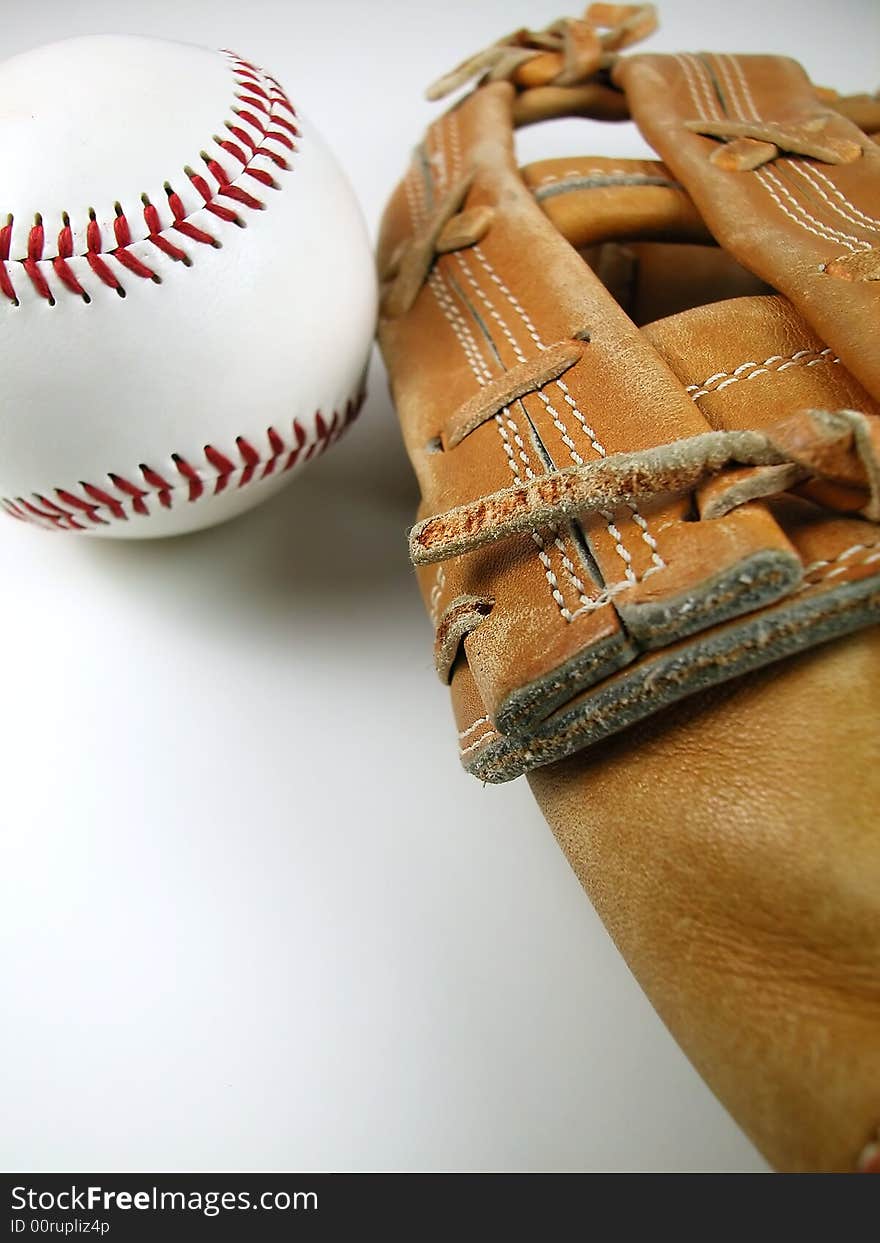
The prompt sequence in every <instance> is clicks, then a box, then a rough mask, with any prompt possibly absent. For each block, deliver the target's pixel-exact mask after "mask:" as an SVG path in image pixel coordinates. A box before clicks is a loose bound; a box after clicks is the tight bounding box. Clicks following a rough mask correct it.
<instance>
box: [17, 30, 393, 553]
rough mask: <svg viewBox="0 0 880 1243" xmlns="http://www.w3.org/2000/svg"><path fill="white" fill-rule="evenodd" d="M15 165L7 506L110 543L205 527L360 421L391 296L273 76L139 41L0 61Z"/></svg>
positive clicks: (338, 188) (331, 169)
mask: <svg viewBox="0 0 880 1243" xmlns="http://www.w3.org/2000/svg"><path fill="white" fill-rule="evenodd" d="M221 144H223V145H221ZM284 165H286V167H284ZM0 169H2V173H3V192H2V200H0V270H2V281H0V287H2V288H0V375H2V384H0V497H2V499H3V504H4V506H5V508H6V509H7V511H8V512H11V513H12V514H13V516H16V517H20V518H24V519H26V520H28V521H36V522H37V523H39V524H40V525H42V526H46V527H49V528H53V529H61V530H75V531H83V532H86V533H88V534H93V535H126V536H154V535H165V534H176V533H178V532H181V531H186V530H193V529H195V528H197V527H202V526H208V525H211V524H213V523H216V522H219V521H222V520H223V519H226V518H228V517H231V516H232V515H233V514H235V513H238V512H240V511H241V510H243V509H246V508H249V507H250V506H251V505H253V504H255V503H257V502H258V501H260V500H262V499H264V498H265V497H266V496H268V495H269V494H270V493H271V492H273V491H275V490H276V489H277V488H278V487H279V486H281V484H282V483H283V482H284V481H286V480H287V479H289V478H290V475H291V473H292V472H293V471H294V470H296V469H298V468H299V466H300V465H301V464H302V463H303V462H304V461H306V460H308V458H310V457H312V456H314V455H315V453H317V452H319V451H321V450H322V449H323V448H325V447H326V445H327V444H329V443H331V442H332V441H333V440H334V439H335V438H336V436H337V435H338V434H339V432H340V431H341V430H342V428H343V426H344V424H345V422H346V421H347V420H349V419H350V418H351V417H353V414H354V412H355V411H356V407H357V403H358V401H359V398H360V396H361V391H362V384H363V373H364V367H365V364H366V360H367V356H368V352H369V348H370V342H371V340H372V334H373V326H374V317H375V304H376V288H375V277H374V269H373V261H372V257H371V252H370V246H369V242H368V239H367V235H366V230H365V228H364V224H363V221H362V218H361V215H360V211H359V208H358V206H357V204H356V202H355V200H354V197H353V195H352V193H351V190H350V188H349V186H348V184H347V182H346V180H345V178H344V176H343V174H342V173H341V171H340V169H339V168H338V166H337V165H336V163H335V162H334V160H333V158H332V157H331V156H330V154H329V152H328V151H327V149H326V147H325V146H324V145H323V143H322V142H321V140H320V139H319V137H318V136H317V134H316V133H315V130H314V129H313V127H312V126H311V125H310V124H309V123H308V122H307V121H306V120H305V119H304V118H303V117H302V116H301V115H299V114H298V113H297V114H296V115H294V114H293V112H292V110H291V107H290V103H289V101H288V100H287V97H286V95H285V93H284V91H283V89H282V88H281V87H280V86H279V85H278V84H277V83H276V82H275V80H274V79H272V78H271V77H269V76H268V75H267V74H266V73H264V72H263V71H262V70H259V69H257V68H256V67H254V66H252V65H250V64H249V62H246V61H243V60H240V59H239V58H238V57H237V56H234V55H232V54H231V53H218V52H210V51H206V50H203V49H201V48H196V47H191V46H188V45H184V44H177V43H170V42H164V41H161V40H154V39H144V38H134V37H116V36H100V37H89V38H82V39H71V40H68V41H65V42H62V43H56V44H51V45H49V46H47V47H43V48H38V49H36V50H35V51H32V52H28V53H25V54H24V55H21V56H18V57H15V58H14V59H12V60H8V61H6V62H5V63H4V64H2V65H0ZM269 179H271V181H272V183H273V184H272V185H269V184H267V181H268V180H269ZM206 196H207V198H206ZM233 212H234V214H235V216H236V218H237V222H236V221H233V220H230V219H229V218H228V217H229V215H230V213H233ZM157 222H158V227H157ZM41 227H42V232H41V231H40V228H41ZM65 230H69V231H67V232H65ZM120 290H121V291H122V293H121V292H120ZM123 294H124V296H123Z"/></svg>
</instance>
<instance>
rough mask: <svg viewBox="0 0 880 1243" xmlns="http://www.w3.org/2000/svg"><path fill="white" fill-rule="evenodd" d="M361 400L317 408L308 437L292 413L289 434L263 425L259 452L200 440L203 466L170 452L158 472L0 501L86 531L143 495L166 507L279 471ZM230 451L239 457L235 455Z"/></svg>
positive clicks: (325, 442)
mask: <svg viewBox="0 0 880 1243" xmlns="http://www.w3.org/2000/svg"><path fill="white" fill-rule="evenodd" d="M361 400H362V395H359V396H358V397H357V398H355V399H353V400H351V401H349V402H348V403H347V404H346V407H345V409H344V412H343V414H342V415H341V416H340V415H339V413H338V412H336V411H334V413H333V417H332V419H330V420H329V422H328V421H327V420H326V419H325V418H324V416H323V415H322V413H321V412H320V410H319V411H317V412H316V413H315V416H314V418H315V431H314V435H313V436H311V437H310V436H309V435H308V433H307V432H306V430H305V428H304V427H303V426H302V424H301V423H300V421H299V420H298V419H294V421H293V424H292V440H288V441H285V440H284V439H283V438H282V437H281V435H280V434H279V433H278V432H277V431H276V430H275V428H272V427H270V428H268V429H267V431H266V439H267V443H268V448H269V452H268V454H261V453H260V452H259V451H258V450H257V449H256V448H255V447H254V445H253V443H252V442H251V441H250V440H246V439H245V438H244V437H243V436H239V437H237V438H236V441H235V449H234V450H232V451H231V453H230V454H226V453H221V452H220V450H219V449H216V448H214V446H212V445H206V446H205V461H206V463H207V469H206V468H205V467H203V468H202V469H200V470H199V469H196V467H194V466H193V464H192V463H191V462H190V461H189V460H188V459H186V458H184V457H181V455H180V454H173V455H172V458H171V463H172V464H171V467H170V468H166V470H165V471H164V472H159V471H157V470H154V469H153V468H151V467H149V466H145V465H142V466H140V467H138V470H137V472H131V471H130V472H128V474H127V475H119V474H116V473H110V474H108V475H107V476H106V482H104V483H102V484H100V485H98V484H93V483H85V482H82V481H81V482H79V483H78V484H76V485H75V486H74V487H70V488H53V489H51V492H52V496H49V495H47V494H45V493H33V494H32V495H31V497H23V496H17V497H3V498H0V505H2V506H3V508H4V509H5V510H6V512H7V513H8V514H9V515H10V516H11V517H13V518H18V519H19V520H20V521H23V522H32V523H36V524H38V525H39V526H43V527H46V528H49V529H53V530H60V531H87V530H90V529H92V528H94V527H98V526H109V525H111V523H112V522H113V521H123V522H124V521H127V520H128V517H129V512H128V511H130V512H131V513H133V514H138V515H140V516H142V517H149V516H150V514H151V510H150V508H149V506H148V504H147V502H148V501H153V502H154V503H155V504H157V505H158V506H159V508H160V509H164V510H166V511H167V510H170V509H172V508H173V507H174V504H175V501H178V502H179V501H181V500H185V501H186V502H188V503H189V502H193V501H198V500H200V499H202V497H208V496H219V495H221V493H223V492H226V491H227V490H228V491H232V490H237V489H240V488H243V487H245V486H246V485H247V484H250V483H254V482H259V481H260V480H262V479H267V478H268V477H269V476H270V475H276V476H277V475H282V474H284V473H286V472H287V471H289V470H292V468H293V467H294V466H296V465H297V463H298V462H308V461H311V459H312V458H314V457H318V456H319V455H320V454H321V453H323V452H324V451H325V450H326V449H327V448H329V446H330V445H331V444H333V443H334V442H335V441H336V440H338V439H339V437H340V436H341V435H342V433H343V431H345V429H346V428H347V427H348V426H349V424H351V423H352V422H353V421H354V419H355V417H356V416H357V413H358V410H359V408H360V404H361ZM235 454H237V457H238V459H239V460H236V459H235V456H234V455H235ZM184 491H185V493H186V494H185V496H184V495H183V494H184ZM54 498H57V500H56V499H54Z"/></svg>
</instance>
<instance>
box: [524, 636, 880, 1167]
mask: <svg viewBox="0 0 880 1243" xmlns="http://www.w3.org/2000/svg"><path fill="white" fill-rule="evenodd" d="M878 687H880V631H878V629H877V628H876V627H872V628H871V629H869V630H866V631H863V632H861V633H860V634H857V635H852V636H849V637H848V638H846V639H839V640H836V641H835V642H834V643H831V644H829V645H827V646H826V647H824V648H817V649H815V650H814V651H811V652H808V653H804V654H802V655H801V656H798V657H795V658H793V659H791V660H788V661H784V662H782V663H781V664H779V665H774V666H772V667H770V668H767V669H764V670H761V671H758V672H755V673H752V674H748V675H746V676H745V677H744V678H741V679H739V680H737V681H734V682H730V683H727V684H726V685H723V686H717V687H714V688H712V689H711V690H708V691H703V692H701V693H700V694H698V695H695V696H693V697H692V698H691V699H689V700H687V701H685V702H682V703H680V704H678V705H676V706H675V707H674V708H670V709H668V710H667V711H666V712H665V713H662V714H658V715H657V716H655V717H653V718H650V719H647V720H645V721H642V722H641V723H640V724H638V725H636V726H634V727H632V728H631V729H629V730H627V731H625V732H624V733H621V734H619V735H618V736H617V737H615V738H611V739H607V740H606V741H605V742H604V743H600V744H598V745H597V746H596V747H594V748H591V749H590V750H588V751H583V752H581V753H580V754H579V755H577V756H573V757H572V758H570V759H568V760H565V761H563V762H561V763H558V764H554V765H550V766H548V767H546V768H541V769H537V770H536V771H535V772H533V773H531V774H530V776H529V781H530V784H531V787H532V790H533V792H534V794H535V796H536V798H537V800H538V803H539V804H540V806H541V809H542V810H543V812H544V813H545V815H546V817H547V819H548V820H549V822H550V825H551V827H552V829H553V832H554V833H555V835H556V837H557V839H558V840H559V843H560V845H561V846H562V848H563V850H564V851H565V853H566V855H567V856H568V858H569V861H570V862H571V865H572V867H573V868H574V870H575V872H576V873H577V875H578V877H579V878H580V881H581V883H582V884H583V886H584V888H585V889H586V891H587V893H588V894H589V896H590V898H591V900H592V902H593V903H594V905H595V906H596V909H597V910H598V912H599V914H600V915H601V917H602V920H603V921H604V923H605V925H606V927H607V928H608V930H609V932H610V933H611V935H612V937H613V938H614V940H615V942H616V943H617V945H618V947H619V948H620V950H621V951H622V953H623V954H624V956H625V958H626V961H627V963H628V964H629V966H630V968H631V970H632V971H633V973H634V974H635V976H636V977H637V978H638V980H639V982H640V983H641V984H642V986H643V987H644V989H645V991H646V992H647V994H648V996H649V997H650V998H651V1001H652V1003H653V1005H654V1006H655V1008H656V1009H657V1011H658V1012H659V1014H660V1016H661V1018H662V1019H663V1020H664V1022H665V1023H666V1024H667V1026H668V1027H669V1029H670V1030H671V1032H672V1034H673V1035H674V1036H675V1038H676V1040H677V1041H678V1042H679V1044H680V1045H681V1047H682V1049H683V1050H684V1051H685V1053H686V1054H687V1055H688V1057H689V1058H690V1059H691V1061H692V1062H693V1063H694V1065H695V1066H696V1068H697V1069H698V1070H699V1071H700V1073H701V1074H702V1076H703V1077H704V1078H705V1080H706V1082H707V1083H708V1084H709V1086H710V1087H711V1088H712V1089H713V1091H714V1092H715V1093H716V1095H717V1096H718V1097H719V1098H720V1099H721V1101H722V1102H723V1103H724V1104H725V1105H726V1106H727V1108H728V1109H729V1110H730V1112H731V1113H732V1114H733V1116H734V1117H735V1118H736V1119H737V1121H738V1122H739V1123H740V1125H741V1126H742V1127H743V1128H744V1129H745V1131H746V1132H747V1133H748V1134H749V1135H750V1136H751V1138H752V1139H753V1141H754V1142H755V1144H756V1145H757V1146H758V1147H759V1148H760V1149H761V1151H762V1152H763V1153H764V1154H765V1155H766V1156H767V1158H768V1159H769V1160H770V1161H771V1163H772V1164H773V1165H774V1166H775V1167H776V1168H777V1169H781V1170H799V1171H803V1170H812V1171H820V1170H835V1171H852V1170H855V1169H856V1168H857V1167H858V1164H859V1156H860V1154H861V1153H865V1154H866V1164H867V1161H869V1160H870V1154H871V1141H872V1140H875V1139H876V1138H877V1128H878V1125H880V1076H878V1075H877V1050H878V1048H880V970H878V963H880V835H878V833H877V808H878V806H880V734H878V730H877V698H878ZM635 1142H636V1143H637V1138H636V1140H635Z"/></svg>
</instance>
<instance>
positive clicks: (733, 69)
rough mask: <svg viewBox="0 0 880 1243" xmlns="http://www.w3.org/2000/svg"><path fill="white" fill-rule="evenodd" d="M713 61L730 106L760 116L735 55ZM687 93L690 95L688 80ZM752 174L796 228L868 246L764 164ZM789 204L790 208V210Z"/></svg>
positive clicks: (701, 69)
mask: <svg viewBox="0 0 880 1243" xmlns="http://www.w3.org/2000/svg"><path fill="white" fill-rule="evenodd" d="M689 59H690V60H691V63H692V64H694V65H695V67H696V69H697V71H698V74H699V76H700V80H701V81H702V82H703V84H704V86H705V87H706V91H707V95H708V96H709V98H710V100H711V92H709V90H708V86H706V83H705V76H706V74H707V70H706V68H705V66H704V65H703V64H702V62H700V61H699V60H697V61H694V60H693V58H689ZM715 63H716V65H717V67H718V70H719V73H720V74H721V76H722V78H723V79H724V83H725V86H726V87H727V90H728V93H729V95H730V99H731V103H732V104H733V105H734V106H736V105H737V103H738V104H739V106H740V109H741V112H742V113H743V114H745V115H746V117H747V119H749V120H753V121H758V120H760V117H759V115H758V109H757V105H756V104H755V100H754V98H753V96H752V93H751V88H750V86H749V83H748V80H747V78H746V76H745V74H744V72H743V69H742V66H741V65H740V63H739V61H738V60H737V58H736V57H735V56H732V55H730V54H729V53H721V54H719V55H718V56H716V57H715ZM734 74H735V75H736V82H734V78H733V75H734ZM691 93H692V95H693V84H692V83H691ZM714 107H715V113H714V115H715V116H716V117H718V116H720V115H721V113H720V110H719V109H718V107H717V105H714ZM783 162H784V163H785V164H786V165H790V166H791V167H793V168H794V169H795V170H796V171H799V165H798V164H797V163H796V162H795V161H794V160H792V159H790V158H787V157H785V158H784V160H783V159H780V161H779V163H780V164H782V163H783ZM755 177H756V179H757V181H758V182H759V184H760V185H762V186H763V188H764V189H765V190H766V192H767V194H768V195H769V196H770V198H771V199H772V200H773V201H774V202H775V203H776V205H777V207H778V208H779V209H780V211H781V212H782V213H783V214H784V215H785V216H787V217H788V218H789V219H790V220H792V221H793V222H794V224H796V225H797V226H798V227H799V228H801V229H804V230H805V231H806V232H808V233H812V234H813V235H814V236H815V237H818V238H820V239H821V240H822V241H826V242H830V243H831V244H832V245H835V246H840V245H843V246H845V247H846V249H847V250H848V251H850V252H851V253H857V252H858V251H860V250H869V249H870V243H869V242H866V241H864V240H863V239H862V238H858V237H854V236H853V235H852V234H849V233H842V232H840V230H838V229H835V228H834V227H833V226H832V225H830V224H829V223H828V222H827V221H823V220H819V219H817V218H816V217H815V216H813V215H811V214H810V212H809V211H807V209H806V207H804V205H803V204H802V203H800V202H799V201H798V199H797V198H796V197H795V196H794V194H792V193H791V191H790V190H789V189H788V188H787V187H786V186H785V185H784V183H783V182H782V180H781V179H780V178H779V176H777V174H776V173H775V172H773V171H772V170H771V169H770V168H767V167H765V168H761V169H757V170H755ZM774 187H775V189H774ZM777 191H779V193H777ZM780 195H782V196H784V198H785V199H786V200H787V201H788V203H789V204H790V207H789V206H786V204H785V203H784V202H783V201H782V198H781V197H780ZM829 204H830V200H829ZM792 208H793V209H794V210H791V209H792ZM814 226H815V227H814Z"/></svg>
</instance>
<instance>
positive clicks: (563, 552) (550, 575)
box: [438, 113, 590, 621]
mask: <svg viewBox="0 0 880 1243" xmlns="http://www.w3.org/2000/svg"><path fill="white" fill-rule="evenodd" d="M447 121H448V123H447V124H446V125H445V127H444V132H445V133H446V134H447V136H448V140H449V153H450V162H451V165H452V170H453V176H454V177H459V176H460V175H461V167H462V152H461V141H460V136H459V131H458V117H457V115H456V114H454V113H451V114H447ZM438 154H440V156H441V171H442V175H443V177H444V180H445V177H446V165H445V160H443V158H442V152H438ZM504 414H505V416H506V418H507V423H508V426H509V427H510V429H511V431H512V432H513V434H514V437H515V440H516V442H517V446H518V449H519V456H520V459H521V460H522V462H523V464H524V466H525V469H526V471H527V475H528V478H530V479H534V477H535V476H534V473H533V472H532V469H531V464H530V462H529V459H528V456H527V454H526V451H525V445H524V443H523V441H522V438H521V436H520V435H519V428H518V426H517V425H516V423H515V422H514V420H513V418H512V415H511V410H510V407H507V408H506V409H505V411H504ZM551 532H552V537H553V546H554V547H555V548H556V550H557V552H558V553H559V557H560V561H561V564H562V568H563V570H564V572H565V575H566V577H567V578H568V579H569V581H570V582H571V584H572V586H573V587H574V589H575V591H576V592H577V595H578V600H579V602H580V604H581V605H586V604H588V603H589V599H590V597H589V596H588V595H587V594H586V593H587V588H586V587H585V585H584V583H583V580H582V579H581V577H580V575H579V574H578V572H577V570H576V568H575V565H574V562H573V561H572V560H571V558H570V557H569V555H568V550H567V549H566V546H565V543H564V542H563V540H562V539H561V538H560V535H559V528H558V527H551ZM532 539H533V540H534V541H535V542H536V544H538V545H539V552H538V556H539V559H540V560H541V563H542V565H543V566H544V572H545V576H546V578H547V581H548V582H549V583H550V588H551V593H553V592H554V591H558V580H557V579H556V575H555V574H554V572H553V569H552V562H551V560H550V558H549V556H548V555H547V553H546V552H545V551H544V546H543V545H542V544H541V537H540V535H539V534H538V533H537V532H536V531H535V532H532ZM553 598H554V600H556V603H557V605H559V608H560V613H561V614H562V617H563V619H564V620H565V621H573V620H574V618H575V617H576V616H578V615H579V612H580V610H577V611H576V612H575V613H571V611H570V610H569V609H568V607H567V606H566V605H565V603H564V601H562V599H561V593H559V598H557V596H556V595H554V596H553Z"/></svg>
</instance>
